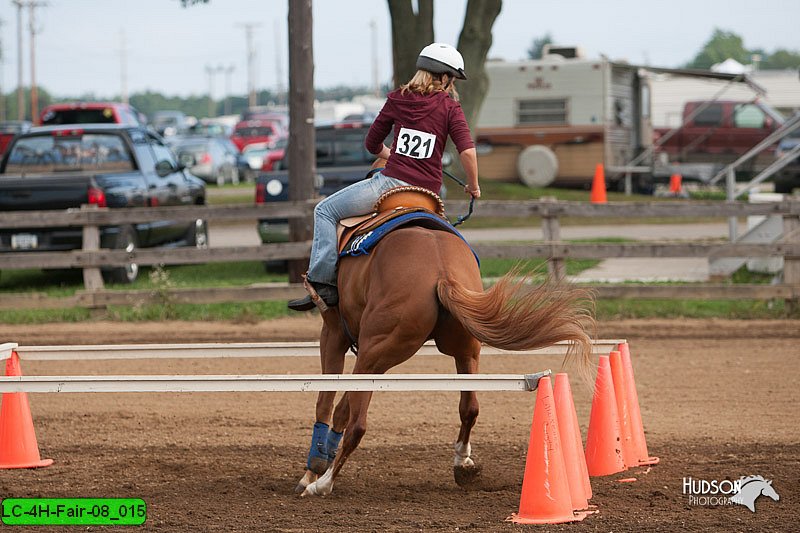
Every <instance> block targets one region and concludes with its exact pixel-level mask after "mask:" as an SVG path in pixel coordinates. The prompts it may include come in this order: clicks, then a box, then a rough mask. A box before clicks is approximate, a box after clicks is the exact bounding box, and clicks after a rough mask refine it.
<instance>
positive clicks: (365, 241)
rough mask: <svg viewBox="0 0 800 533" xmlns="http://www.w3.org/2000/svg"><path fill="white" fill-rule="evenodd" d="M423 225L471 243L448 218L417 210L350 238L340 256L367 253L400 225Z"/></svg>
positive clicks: (476, 257) (470, 247) (478, 260)
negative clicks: (447, 232)
mask: <svg viewBox="0 0 800 533" xmlns="http://www.w3.org/2000/svg"><path fill="white" fill-rule="evenodd" d="M409 225H414V226H423V227H426V228H430V229H435V230H442V231H449V232H450V233H452V234H453V235H456V236H458V238H459V239H461V240H462V241H464V244H466V245H467V246H469V243H468V242H467V240H466V239H465V238H464V236H463V235H461V234H460V233H459V232H458V230H457V229H456V228H454V227H453V226H452V224H450V223H449V222H447V221H446V220H443V219H442V218H441V217H439V216H437V215H434V214H433V213H426V212H424V211H417V212H414V213H406V214H405V215H400V216H399V217H396V218H393V219H391V220H389V221H387V222H385V223H383V224H381V225H380V226H378V227H377V228H375V229H373V230H371V231H368V232H367V233H365V234H363V235H358V236H356V237H353V238H352V239H350V242H348V243H347V246H345V248H344V250H342V252H341V253H340V254H339V257H344V256H346V255H352V256H356V255H367V254H368V253H369V252H370V250H372V248H373V247H374V246H375V245H376V244H378V242H379V241H380V240H381V239H382V238H383V237H385V236H386V235H387V234H388V233H389V232H390V231H392V230H394V229H397V228H399V227H400V226H409ZM469 249H470V250H471V251H472V255H474V256H475V260H476V261H477V262H478V266H481V260H480V258H479V257H478V254H476V253H475V250H473V249H472V246H469Z"/></svg>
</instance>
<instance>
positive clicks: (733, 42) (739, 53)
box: [686, 28, 750, 69]
mask: <svg viewBox="0 0 800 533" xmlns="http://www.w3.org/2000/svg"><path fill="white" fill-rule="evenodd" d="M728 58H731V59H735V60H736V61H738V62H739V63H741V64H743V65H746V64H748V63H750V52H749V51H748V50H747V49H746V48H745V47H744V43H743V41H742V38H741V37H740V36H739V35H737V34H735V33H733V32H729V31H725V30H721V29H719V28H716V29H714V33H713V34H712V35H711V39H709V40H708V42H706V44H704V45H703V48H702V49H701V50H700V51H699V52H698V53H697V55H696V56H695V57H694V59H693V60H692V61H690V62H689V63H688V64H687V65H686V66H687V67H689V68H703V69H707V68H709V67H711V65H714V64H716V63H722V62H723V61H725V60H726V59H728Z"/></svg>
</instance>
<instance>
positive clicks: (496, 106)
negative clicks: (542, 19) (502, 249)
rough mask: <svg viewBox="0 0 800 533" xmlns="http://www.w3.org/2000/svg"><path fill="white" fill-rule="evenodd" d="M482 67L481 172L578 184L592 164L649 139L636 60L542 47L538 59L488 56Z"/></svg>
mask: <svg viewBox="0 0 800 533" xmlns="http://www.w3.org/2000/svg"><path fill="white" fill-rule="evenodd" d="M556 52H557V53H556ZM486 71H487V74H488V76H489V90H488V92H487V94H486V99H485V100H484V103H483V107H482V109H481V112H480V116H479V119H478V127H477V141H478V148H479V151H478V154H479V156H478V161H479V165H480V169H481V176H482V177H483V178H486V179H494V180H504V181H516V180H522V181H523V182H524V183H526V184H528V185H530V186H536V187H545V186H548V185H550V184H551V183H554V184H556V185H566V186H580V187H584V186H588V185H590V184H591V181H592V176H593V175H594V171H595V168H596V166H597V164H598V163H603V164H604V165H606V167H622V166H624V165H625V164H627V163H629V162H630V161H631V160H632V159H633V158H634V157H635V156H636V155H638V154H639V153H640V152H641V151H642V150H643V149H644V148H645V147H647V146H649V145H650V143H651V139H652V128H651V124H650V88H649V85H648V80H647V78H646V77H644V76H643V75H640V71H639V67H637V66H633V65H627V64H624V63H615V62H611V61H608V60H605V59H595V60H590V59H585V58H583V57H582V54H581V53H580V50H579V49H574V48H560V49H557V50H556V49H552V48H551V49H548V48H547V47H545V55H544V59H541V60H530V61H520V62H506V61H489V62H487V63H486Z"/></svg>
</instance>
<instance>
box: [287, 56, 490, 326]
mask: <svg viewBox="0 0 800 533" xmlns="http://www.w3.org/2000/svg"><path fill="white" fill-rule="evenodd" d="M456 79H462V80H466V79H467V76H466V74H465V73H464V58H462V57H461V54H460V53H459V52H458V50H456V49H455V48H453V47H452V46H450V45H448V44H442V43H433V44H430V45H428V46H426V47H425V48H423V49H422V51H421V52H420V54H419V57H418V58H417V72H416V74H414V77H413V78H411V80H410V81H409V82H408V83H406V84H405V85H403V86H401V87H400V89H397V90H394V91H392V92H391V93H389V95H388V97H387V100H386V103H385V104H384V106H383V109H381V112H380V114H379V115H378V117H377V118H376V119H375V122H373V124H372V126H371V127H370V129H369V132H368V133H367V137H366V140H365V141H364V144H365V146H366V148H367V150H368V151H369V152H370V153H371V154H373V155H375V156H376V157H378V158H382V159H386V160H387V163H386V167H385V168H384V169H383V171H381V172H378V173H376V174H375V175H373V176H372V178H370V179H366V180H362V181H359V182H357V183H354V184H353V185H350V186H349V187H346V188H344V189H342V190H340V191H338V192H336V193H334V194H332V195H330V196H329V197H327V198H325V199H324V200H323V201H321V202H320V203H319V204H317V206H316V208H315V209H314V239H313V241H312V245H311V260H310V264H309V268H308V281H309V282H310V283H311V285H312V286H313V287H314V289H315V290H316V291H317V293H318V294H319V296H320V297H321V298H322V299H323V300H324V301H325V303H326V304H327V305H328V306H334V305H336V304H337V303H338V302H339V295H338V292H337V289H336V262H337V259H338V254H337V249H336V246H337V242H336V224H337V223H338V222H339V220H342V219H344V218H347V217H351V216H356V215H362V214H364V213H368V212H370V211H371V210H372V207H373V205H374V204H375V202H376V201H377V199H378V198H379V197H380V196H381V194H383V193H384V192H386V191H387V190H389V189H391V188H393V187H401V186H406V185H416V186H419V187H424V188H426V189H429V190H431V191H433V192H435V193H437V194H438V192H439V189H440V188H441V186H442V153H443V152H444V148H445V143H446V142H447V137H448V135H449V136H450V138H451V139H452V140H453V143H454V144H455V146H456V149H457V150H458V153H459V154H460V159H461V164H462V165H463V167H464V170H465V171H466V173H467V185H466V187H465V192H466V193H467V194H469V195H471V196H473V197H475V198H479V197H480V195H481V190H480V187H479V186H478V159H477V156H476V153H475V145H474V144H473V142H472V137H471V136H470V131H469V126H468V125H467V120H466V118H465V117H464V112H463V111H462V109H461V105H460V104H459V103H458V93H457V92H456V89H455V80H456ZM392 129H394V142H393V143H392V147H391V149H390V148H388V147H387V146H386V145H385V144H383V141H384V140H385V139H386V137H387V136H388V135H389V133H390V132H391V131H392ZM313 307H314V303H313V302H312V300H311V296H306V297H304V298H299V299H297V300H292V301H290V302H289V308H290V309H294V310H296V311H308V310H310V309H312V308H313Z"/></svg>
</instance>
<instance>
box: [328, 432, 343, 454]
mask: <svg viewBox="0 0 800 533" xmlns="http://www.w3.org/2000/svg"><path fill="white" fill-rule="evenodd" d="M341 440H342V433H339V432H337V431H334V430H331V431H330V433H328V443H327V444H328V458H329V459H330V460H331V461H333V460H334V459H335V458H336V451H337V450H338V449H339V442H340V441H341Z"/></svg>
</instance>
